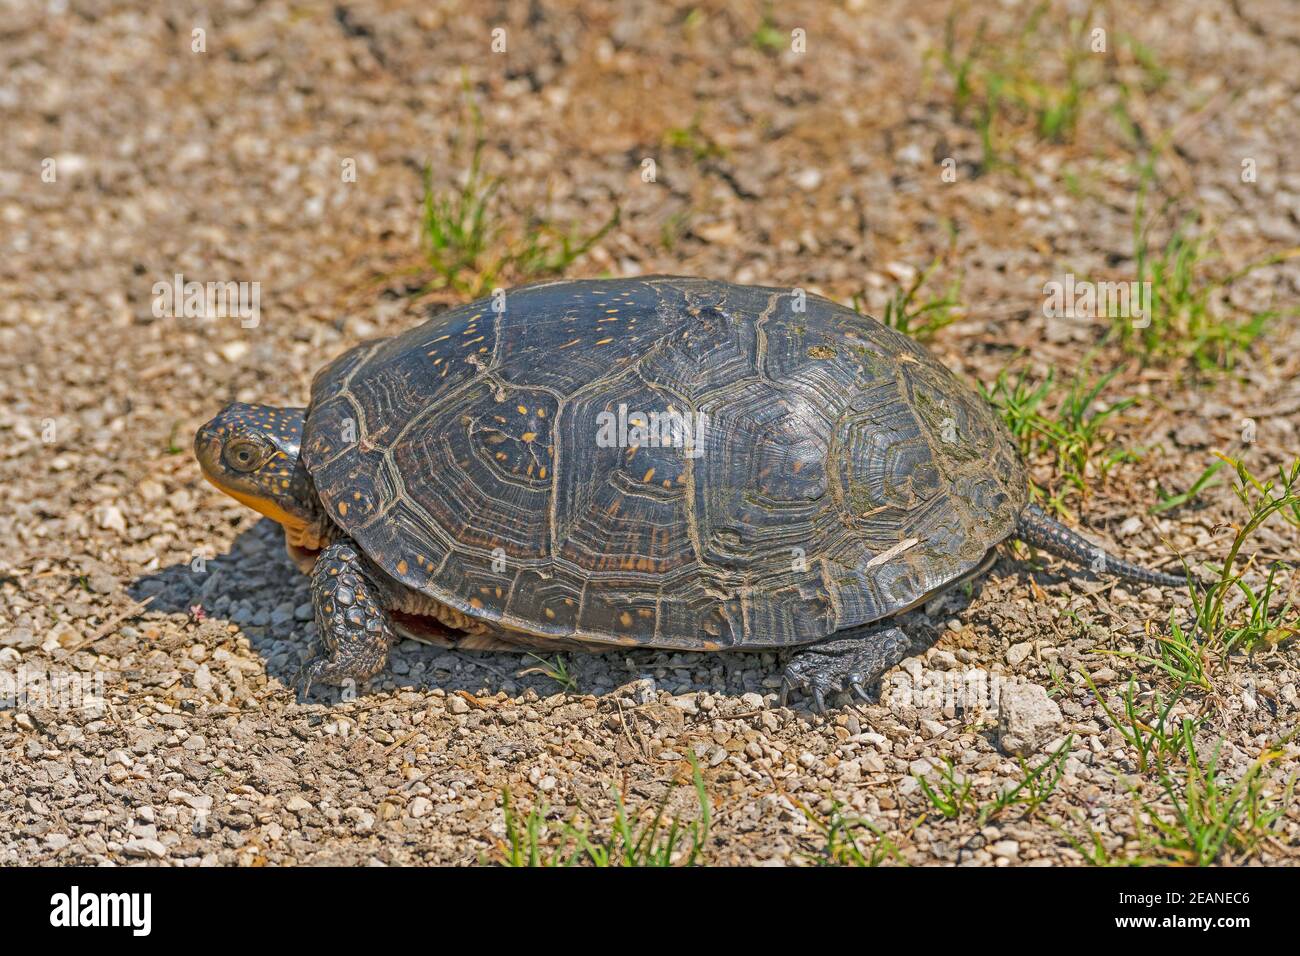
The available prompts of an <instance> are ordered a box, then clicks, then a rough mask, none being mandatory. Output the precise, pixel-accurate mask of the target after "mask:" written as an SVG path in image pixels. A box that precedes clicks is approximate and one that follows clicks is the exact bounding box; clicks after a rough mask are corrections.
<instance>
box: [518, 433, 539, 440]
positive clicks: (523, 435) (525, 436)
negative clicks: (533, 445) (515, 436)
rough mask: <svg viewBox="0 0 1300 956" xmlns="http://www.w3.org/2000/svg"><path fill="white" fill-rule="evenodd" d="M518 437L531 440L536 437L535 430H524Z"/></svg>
mask: <svg viewBox="0 0 1300 956" xmlns="http://www.w3.org/2000/svg"><path fill="white" fill-rule="evenodd" d="M519 437H520V438H522V439H523V440H524V441H532V440H533V439H534V438H536V437H537V432H524V433H523V434H522V435H520V436H519Z"/></svg>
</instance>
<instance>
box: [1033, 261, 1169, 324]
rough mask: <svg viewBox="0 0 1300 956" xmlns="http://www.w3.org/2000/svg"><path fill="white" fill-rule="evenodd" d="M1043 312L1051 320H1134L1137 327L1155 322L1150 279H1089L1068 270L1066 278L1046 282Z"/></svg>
mask: <svg viewBox="0 0 1300 956" xmlns="http://www.w3.org/2000/svg"><path fill="white" fill-rule="evenodd" d="M1043 315H1044V316H1046V317H1047V318H1049V319H1097V318H1118V319H1133V320H1134V322H1133V327H1134V328H1137V329H1145V328H1146V327H1147V326H1149V325H1150V324H1151V283H1150V282H1089V281H1088V280H1087V279H1081V280H1076V279H1075V278H1074V274H1073V273H1066V275H1065V279H1064V281H1060V280H1057V279H1053V280H1051V281H1050V282H1047V283H1045V284H1044V285H1043Z"/></svg>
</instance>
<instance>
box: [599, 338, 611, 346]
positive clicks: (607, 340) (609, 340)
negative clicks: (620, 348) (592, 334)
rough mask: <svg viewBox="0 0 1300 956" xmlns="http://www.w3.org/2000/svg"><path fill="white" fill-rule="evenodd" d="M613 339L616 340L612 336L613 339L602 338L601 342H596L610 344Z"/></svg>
mask: <svg viewBox="0 0 1300 956" xmlns="http://www.w3.org/2000/svg"><path fill="white" fill-rule="evenodd" d="M613 341H614V340H613V339H612V338H611V339H601V340H600V341H599V342H597V343H596V344H597V345H608V344H609V343H610V342H613Z"/></svg>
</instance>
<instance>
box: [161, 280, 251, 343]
mask: <svg viewBox="0 0 1300 956" xmlns="http://www.w3.org/2000/svg"><path fill="white" fill-rule="evenodd" d="M153 315H154V318H155V319H161V318H173V319H177V318H185V319H225V318H231V317H233V318H237V319H239V324H240V326H241V327H242V328H245V329H255V328H257V325H258V323H259V322H260V321H261V320H262V283H260V282H195V281H192V280H191V281H190V282H186V281H185V276H183V275H182V274H181V273H179V272H178V273H176V274H175V275H174V276H172V281H171V282H155V283H154V284H153Z"/></svg>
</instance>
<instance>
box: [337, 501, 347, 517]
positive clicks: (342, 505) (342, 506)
mask: <svg viewBox="0 0 1300 956" xmlns="http://www.w3.org/2000/svg"><path fill="white" fill-rule="evenodd" d="M339 514H341V515H343V517H345V518H346V517H347V515H348V503H347V502H346V501H340V502H339Z"/></svg>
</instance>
